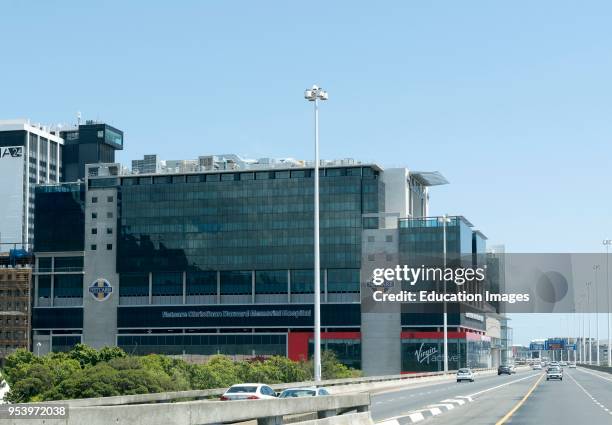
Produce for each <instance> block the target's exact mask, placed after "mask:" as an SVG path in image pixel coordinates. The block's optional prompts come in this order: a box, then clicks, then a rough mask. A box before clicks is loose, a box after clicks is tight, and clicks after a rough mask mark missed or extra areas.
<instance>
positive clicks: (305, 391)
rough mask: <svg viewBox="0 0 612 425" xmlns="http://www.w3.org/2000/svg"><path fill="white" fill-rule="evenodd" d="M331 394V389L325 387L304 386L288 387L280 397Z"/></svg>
mask: <svg viewBox="0 0 612 425" xmlns="http://www.w3.org/2000/svg"><path fill="white" fill-rule="evenodd" d="M323 395H329V391H328V390H327V389H325V388H317V387H303V388H287V389H286V390H283V392H282V393H280V395H279V396H278V398H293V397H316V396H323Z"/></svg>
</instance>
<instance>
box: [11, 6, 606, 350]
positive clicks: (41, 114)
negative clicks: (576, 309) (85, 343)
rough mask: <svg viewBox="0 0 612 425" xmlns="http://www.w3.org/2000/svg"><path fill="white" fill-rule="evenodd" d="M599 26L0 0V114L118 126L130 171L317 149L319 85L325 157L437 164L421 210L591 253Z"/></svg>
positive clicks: (366, 9) (602, 89) (542, 10)
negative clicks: (152, 158)
mask: <svg viewBox="0 0 612 425" xmlns="http://www.w3.org/2000/svg"><path fill="white" fill-rule="evenodd" d="M611 21H612V3H610V2H607V1H584V2H571V1H561V0H554V1H547V0H542V1H538V2H533V1H514V2H490V1H484V0H482V1H469V0H466V1H461V2H457V1H450V0H449V1H431V2H423V1H420V2H417V1H397V2H390V1H379V2H371V1H370V2H358V1H344V2H343V1H337V2H329V1H308V2H280V1H277V2H271V1H257V2H253V1H231V2H230V1H212V0H209V1H181V2H161V1H147V2H144V1H143V2H139V1H132V2H126V1H99V2H83V1H61V0H60V1H54V2H37V3H36V4H35V5H33V4H32V3H30V2H23V1H16V0H0V22H1V25H0V45H1V46H2V55H1V56H0V82H1V83H0V119H9V118H18V117H24V118H30V119H32V120H33V121H35V122H41V123H47V124H51V123H66V124H73V123H74V122H75V121H76V112H77V111H80V112H81V113H82V115H83V119H95V120H103V121H106V122H108V123H109V124H111V125H114V126H115V127H118V128H120V129H122V130H123V131H124V132H125V150H124V151H122V152H120V153H119V155H118V160H119V161H120V162H122V163H124V164H126V165H128V164H129V163H130V161H131V160H132V159H136V158H139V157H142V155H144V154H148V153H157V154H159V155H160V157H161V158H164V159H183V158H196V157H197V156H198V155H205V154H215V153H237V154H240V155H243V156H246V157H253V158H259V157H296V158H303V159H311V158H312V157H313V143H312V134H313V131H312V105H309V104H308V102H306V101H305V100H304V99H303V90H304V89H305V88H307V87H309V86H311V85H312V84H315V83H316V84H319V85H320V86H322V87H324V88H325V89H327V91H328V92H329V96H330V99H329V101H328V102H326V103H325V104H324V105H322V108H321V156H322V157H324V158H347V157H351V158H355V159H358V160H361V161H363V162H376V163H378V164H380V165H381V166H383V167H393V166H403V167H404V166H405V167H407V168H409V169H411V170H417V171H430V170H438V171H440V172H442V173H443V174H444V175H445V176H446V177H447V179H448V180H449V181H450V183H451V184H450V185H448V186H442V187H435V188H432V190H431V213H432V214H443V213H449V214H460V215H464V216H465V217H467V218H468V219H469V220H470V221H471V222H472V223H474V224H475V225H476V227H477V228H478V229H480V230H482V231H483V232H484V233H485V234H486V235H487V236H488V237H489V242H490V243H492V244H498V243H501V244H504V245H505V246H506V250H507V251H508V252H600V251H601V250H602V246H601V241H602V239H604V238H612V228H611V227H612V226H611V224H612V223H611V214H610V212H611V210H612V196H610V191H609V189H606V188H607V186H608V185H607V184H606V183H605V182H606V181H607V180H608V179H609V177H608V173H609V172H610V166H611V165H612V164H611V160H610V158H611V157H612V155H611V154H612V144H611V143H610V141H611V139H612V127H611V123H612V119H611V118H612V79H611V78H610V76H611V75H612V29H611V27H610V22H611ZM542 320H544V321H545V325H544V326H545V328H544V330H543V332H545V331H546V330H547V329H550V331H551V332H552V329H553V328H555V330H559V331H560V330H561V329H562V327H561V326H560V325H559V324H558V320H555V319H553V318H552V317H549V318H548V319H546V318H543V319H542ZM546 320H548V322H546ZM521 323H522V324H521ZM513 324H514V325H515V326H517V328H516V330H515V338H517V337H519V334H518V332H517V331H519V330H520V329H523V330H521V331H520V338H521V341H522V340H523V339H524V340H525V341H528V340H529V339H530V338H537V337H539V336H540V335H537V334H536V332H535V330H533V329H531V328H532V327H531V326H530V323H529V320H524V319H521V318H519V317H517V318H516V320H515V321H514V323H513ZM557 334H558V333H557Z"/></svg>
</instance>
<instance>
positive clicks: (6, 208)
mask: <svg viewBox="0 0 612 425" xmlns="http://www.w3.org/2000/svg"><path fill="white" fill-rule="evenodd" d="M63 143H64V141H63V140H62V139H61V138H60V137H59V135H58V134H57V131H54V130H52V129H50V128H48V127H44V126H41V125H37V124H32V123H30V121H28V120H4V121H0V184H1V185H2V191H3V197H2V202H0V217H1V218H2V220H0V251H8V250H9V249H11V248H16V247H19V248H26V249H28V248H29V247H31V245H32V243H33V241H34V186H35V185H36V184H46V183H58V182H59V181H61V179H62V165H61V164H62V145H63Z"/></svg>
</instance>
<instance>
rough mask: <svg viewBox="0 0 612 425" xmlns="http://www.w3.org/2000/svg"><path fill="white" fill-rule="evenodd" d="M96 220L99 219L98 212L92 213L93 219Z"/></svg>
mask: <svg viewBox="0 0 612 425" xmlns="http://www.w3.org/2000/svg"><path fill="white" fill-rule="evenodd" d="M96 218H98V213H97V212H92V213H91V219H92V220H95V219H96Z"/></svg>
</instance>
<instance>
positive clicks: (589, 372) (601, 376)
mask: <svg viewBox="0 0 612 425" xmlns="http://www.w3.org/2000/svg"><path fill="white" fill-rule="evenodd" d="M576 370H579V371H580V372H584V373H588V374H589V375H593V376H597V377H598V378H600V379H603V380H605V381H610V382H612V378H608V377H607V376H603V375H600V374H599V373H595V372H592V371H590V370H587V369H583V368H576Z"/></svg>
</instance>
